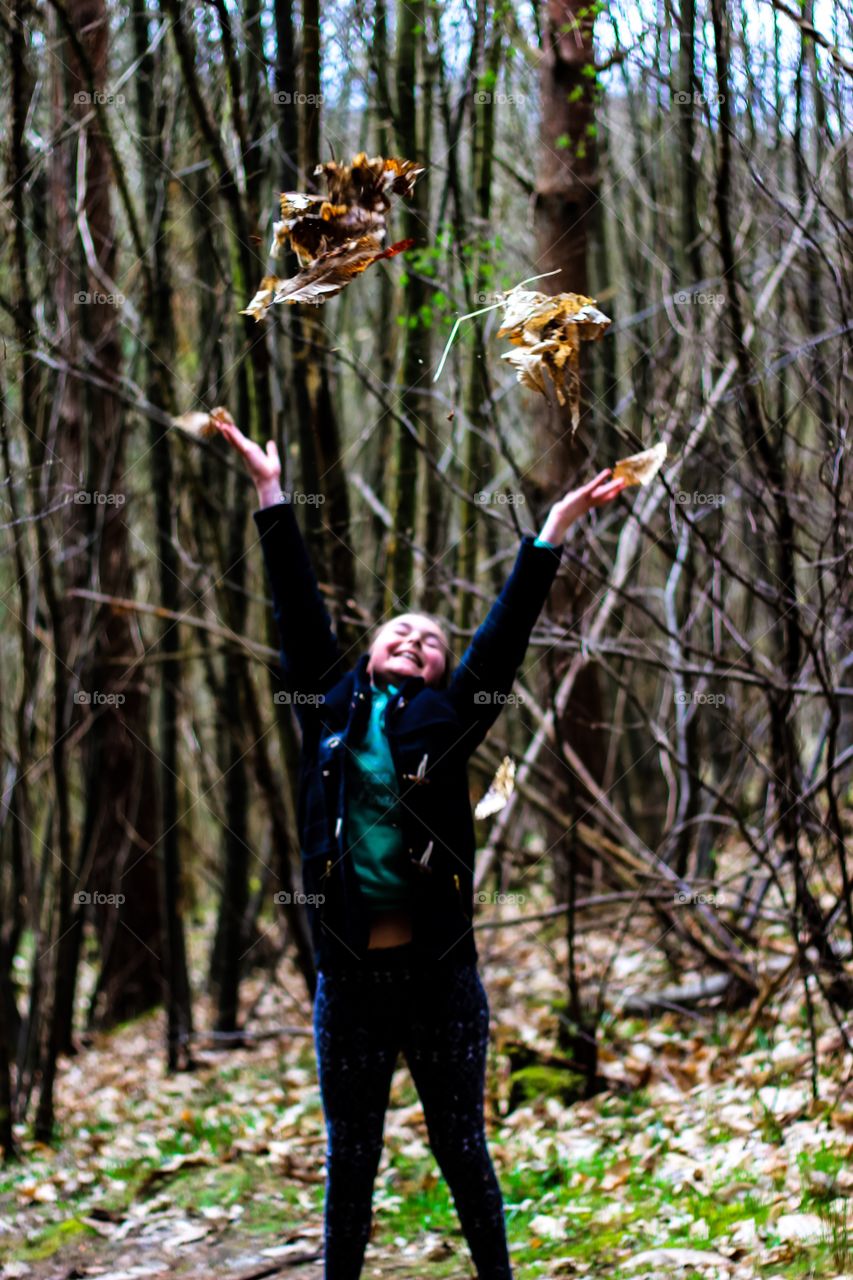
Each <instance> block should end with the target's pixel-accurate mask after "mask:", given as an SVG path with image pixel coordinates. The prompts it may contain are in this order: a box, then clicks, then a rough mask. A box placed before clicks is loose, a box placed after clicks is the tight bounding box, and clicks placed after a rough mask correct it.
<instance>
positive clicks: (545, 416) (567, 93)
mask: <svg viewBox="0 0 853 1280" xmlns="http://www.w3.org/2000/svg"><path fill="white" fill-rule="evenodd" d="M593 21H594V14H593V13H592V12H591V10H590V8H589V6H587V5H585V4H582V3H580V0H548V5H547V9H546V23H545V26H544V28H543V31H542V63H541V72H540V93H541V103H542V124H541V142H540V149H539V163H538V168H537V182H536V205H535V213H536V233H537V249H538V254H537V269H538V270H539V271H543V272H544V271H554V270H555V269H557V268H559V274H558V275H554V276H550V277H548V278H547V279H545V280H542V281H540V282H537V287H541V288H542V289H543V290H544V291H545V292H549V293H561V292H571V293H579V294H589V292H590V282H589V268H588V260H589V254H590V241H591V237H592V234H593V232H594V228H595V201H596V199H597V194H596V193H597V191H598V185H599V174H598V168H597V148H596V126H595V82H596V78H595V74H594V56H593V43H592V28H593ZM582 377H583V375H582ZM582 394H583V412H582V418H581V425H580V426H579V427H578V430H577V433H576V435H573V434H572V432H571V429H570V423H569V421H568V416H567V414H565V413H564V414H558V413H556V412H554V413H546V412H544V411H543V410H542V409H541V407H539V406H537V408H538V410H539V411H538V412H537V415H536V427H537V446H538V449H537V451H538V454H539V458H540V459H542V461H538V462H537V463H536V464H535V465H534V466H533V467H532V468H531V471H532V474H533V477H534V480H535V483H536V489H537V492H538V496H539V497H540V498H541V500H542V502H543V504H544V505H546V506H548V505H550V503H551V502H553V501H554V500H555V499H556V498H557V497H559V496H561V495H562V494H563V493H564V492H565V491H566V490H567V489H569V488H570V487H571V486H572V485H573V484H577V483H578V482H579V481H580V480H581V471H582V469H585V468H586V467H587V465H588V462H587V456H588V452H589V448H590V444H591V443H593V444H594V435H595V434H596V433H595V422H594V419H593V415H592V413H591V412H590V411H589V408H588V400H589V393H588V391H587V384H586V382H585V381H584V380H582ZM590 436H593V439H592V440H591V439H590ZM592 594H593V588H592V585H591V584H589V583H587V582H586V581H584V579H583V576H582V575H581V574H579V573H578V572H577V571H576V570H575V569H574V568H573V570H572V572H571V574H566V575H561V576H560V577H559V578H558V579H557V581H556V583H555V584H554V588H553V590H552V592H551V605H552V607H553V608H554V610H555V611H559V613H560V614H561V615H562V616H565V617H567V618H568V619H570V620H574V619H576V618H578V617H580V616H581V615H582V613H583V611H584V608H585V606H586V604H587V602H588V601H589V600H590V598H591V596H592ZM553 665H554V676H555V678H558V677H559V671H560V669H561V667H562V665H563V664H562V663H559V662H557V663H555V664H553ZM603 720H604V715H603V711H602V698H601V692H600V688H599V683H598V677H597V668H596V667H595V666H593V665H592V664H588V665H587V666H586V667H584V668H583V670H582V671H581V673H580V674H579V676H578V678H577V679H576V681H575V684H574V688H573V691H572V696H571V698H570V700H569V704H568V706H567V708H566V712H565V714H564V716H563V717H562V720H561V722H560V724H559V725H558V733H559V735H560V738H561V739H564V740H565V741H566V742H568V743H570V744H571V746H572V747H573V749H574V750H575V751H576V752H577V753H578V755H579V756H580V757H581V758H582V759H583V760H584V762H585V764H586V765H587V768H588V769H589V772H590V773H591V775H592V776H593V778H595V779H596V781H600V780H601V779H602V777H603V776H604V771H605V769H606V762H607V739H606V737H605V735H604V734H603V732H602V731H601V729H600V728H599V727H598V726H600V725H601V724H602V722H603ZM566 776H567V773H566V770H565V769H563V768H561V769H560V770H559V773H558V774H557V776H556V777H555V779H554V786H555V793H556V795H557V796H558V798H559V803H560V807H561V808H563V809H564V810H565V811H569V810H570V808H571V805H572V803H573V802H574V799H575V796H574V788H572V791H571V794H570V795H567V794H566ZM577 785H578V788H579V790H581V794H582V789H581V785H580V784H579V783H578V784H577ZM560 847H561V849H562V851H563V854H564V859H563V861H562V862H560V861H559V860H558V861H557V863H556V864H555V865H556V867H557V873H556V874H557V887H556V892H557V895H558V898H562V897H563V895H566V896H567V897H573V896H574V895H576V893H577V888H576V879H577V877H578V876H579V875H580V874H582V873H584V872H585V873H587V874H589V870H590V868H589V861H588V859H587V857H586V855H585V853H584V852H583V851H582V850H581V847H580V845H579V843H578V841H577V838H576V835H575V834H573V833H565V834H564V835H563V837H562V839H561V846H560ZM572 919H573V913H572V912H570V913H569V917H568V921H569V924H568V927H569V930H570V931H571V929H572V927H573V926H572ZM569 953H570V956H572V957H574V945H573V938H572V937H571V936H570V937H569ZM569 967H570V972H569V978H568V993H567V994H568V1003H569V1014H570V1020H571V1026H570V1027H567V1028H564V1030H563V1033H562V1035H561V1039H562V1041H563V1043H564V1044H565V1045H566V1047H567V1048H569V1049H570V1050H571V1052H572V1055H573V1057H574V1058H575V1060H576V1061H577V1062H578V1063H579V1064H581V1065H582V1067H583V1068H584V1070H585V1071H586V1074H587V1079H588V1081H589V1082H592V1081H594V1080H595V1077H596V1068H597V1045H596V1039H595V1027H594V1026H593V1025H592V1024H591V1023H589V1018H588V1012H587V1011H586V1010H585V1009H584V1008H583V1007H582V1005H581V1003H580V998H579V995H578V992H579V985H578V982H577V978H576V974H575V973H574V960H572V963H570V966H569ZM590 1087H592V1086H591V1084H590Z"/></svg>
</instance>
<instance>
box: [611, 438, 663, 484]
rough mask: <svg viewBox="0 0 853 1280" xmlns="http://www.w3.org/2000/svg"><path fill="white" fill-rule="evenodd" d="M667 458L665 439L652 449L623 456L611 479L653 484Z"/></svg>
mask: <svg viewBox="0 0 853 1280" xmlns="http://www.w3.org/2000/svg"><path fill="white" fill-rule="evenodd" d="M665 458H666V444H665V443H664V441H663V440H661V441H659V442H658V444H656V445H654V447H653V448H651V449H644V450H643V452H642V453H632V454H631V456H630V458H622V459H621V460H620V461H619V462H617V463H616V466H615V467H614V468H613V475H612V476H611V477H610V478H611V480H624V481H625V482H626V484H642V485H647V484H651V482H652V480H654V478H655V476H656V475H657V473H658V472H659V471H660V469H661V467H662V466H663V463H664V459H665Z"/></svg>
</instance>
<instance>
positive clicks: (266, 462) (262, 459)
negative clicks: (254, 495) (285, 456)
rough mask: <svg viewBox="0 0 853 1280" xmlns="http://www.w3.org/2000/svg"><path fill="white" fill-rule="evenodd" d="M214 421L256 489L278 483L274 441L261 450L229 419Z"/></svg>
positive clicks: (277, 457)
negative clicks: (242, 463)
mask: <svg viewBox="0 0 853 1280" xmlns="http://www.w3.org/2000/svg"><path fill="white" fill-rule="evenodd" d="M214 421H215V422H216V426H217V429H218V430H219V432H220V434H221V435H223V436H224V437H225V439H226V440H227V441H228V443H229V444H230V445H231V446H232V448H234V449H236V450H237V452H238V453H239V454H241V456H242V458H243V461H244V462H245V463H246V468H247V470H248V472H249V475H250V476H251V477H252V480H253V481H254V483H255V485H256V487H258V488H261V487H265V486H269V485H272V484H276V483H278V481H279V480H280V479H281V459H280V458H279V456H278V446H277V445H276V442H275V441H274V440H268V441H267V446H266V449H262V448H261V446H260V445H259V444H255V442H254V440H250V439H249V438H248V436H244V435H243V432H242V431H241V430H240V428H239V427H238V426H237V424H236V423H235V422H234V421H233V420H231V419H230V418H229V419H225V418H223V417H219V418H216V419H214Z"/></svg>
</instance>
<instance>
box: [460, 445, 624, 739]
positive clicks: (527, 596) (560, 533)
mask: <svg viewBox="0 0 853 1280" xmlns="http://www.w3.org/2000/svg"><path fill="white" fill-rule="evenodd" d="M610 474H611V473H610V469H609V468H607V469H606V470H604V471H601V472H599V474H598V475H597V476H596V477H595V478H594V479H593V480H590V481H589V483H588V484H585V485H582V486H581V488H580V489H574V490H572V492H571V493H567V494H566V496H565V497H564V498H561V499H560V501H559V502H556V503H555V504H554V506H553V507H552V508H551V510H550V512H549V513H548V518H547V519H546V521H545V523H544V525H543V526H542V530H541V532H540V534H539V537H538V538H537V539H534V537H533V535H532V534H529V533H528V534H525V536H524V538H522V542H521V546H520V548H519V552H518V557H517V559H516V562H515V565H514V567H513V570H512V573H511V574H510V576H509V579H508V580H507V583H506V585H505V587H504V588H503V590H502V591H501V593H500V595H499V596H498V598H497V600H496V601H495V603H494V604H493V605H492V607H491V609H490V610H489V613H488V615H487V617H486V620H485V621H484V622H483V623H482V624H481V625H480V626H479V627H478V628H477V630H476V631H475V633H474V636H473V638H472V640H471V643H470V644H469V646H468V648H467V649H466V651H465V653H464V654H463V656H462V660H461V662H460V663H459V666H458V667H457V669H456V671H455V672H454V675H453V679H452V680H451V682H450V687H449V689H448V694H449V696H450V697H451V699H452V700H453V703H454V705H455V707H456V710H457V712H458V714H459V716H460V719H461V720H462V722H463V724H465V725H466V727H467V731H466V734H465V744H464V745H465V751H466V752H467V753H468V754H470V753H471V752H472V751H473V750H474V749H475V748H476V747H477V746H478V745H479V743H480V742H482V740H483V738H484V737H485V736H486V734H487V733H488V731H489V729H490V728H491V726H492V725H493V724H494V722H495V720H496V719H497V718H498V716H499V714H500V712H501V710H502V708H503V706H504V705H505V703H506V702H507V700H508V696H509V694H510V692H511V690H512V685H513V681H514V680H515V677H516V673H517V671H518V668H519V667H520V666H521V663H522V661H523V659H524V655H525V653H526V651H527V646H528V644H529V643H530V634H531V632H532V630H533V627H534V625H535V623H536V619H537V618H538V617H539V614H540V613H541V611H542V608H543V606H544V604H545V601H546V599H547V597H548V592H549V591H550V589H551V584H552V582H553V581H554V578H555V577H556V576H557V570H558V569H559V567H560V558H561V556H562V550H563V539H564V538H565V536H566V533H567V531H568V529H569V526H570V525H571V524H572V523H573V522H574V521H575V520H577V519H578V518H579V517H580V516H582V515H585V514H586V512H587V511H589V510H591V508H592V507H598V506H601V505H602V504H603V503H605V502H610V501H611V500H612V499H613V498H615V497H616V495H617V494H618V493H621V492H622V490H623V489H624V488H625V483H626V482H625V481H624V480H613V481H610V483H607V477H608V476H609V475H610ZM542 543H546V544H549V545H545V546H542V545H541V544H542Z"/></svg>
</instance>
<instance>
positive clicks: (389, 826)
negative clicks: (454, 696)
mask: <svg viewBox="0 0 853 1280" xmlns="http://www.w3.org/2000/svg"><path fill="white" fill-rule="evenodd" d="M534 546H537V547H553V546H554V543H553V542H546V541H545V540H544V539H543V538H536V540H535V542H534ZM395 693H397V687H396V685H393V684H389V685H388V687H387V689H378V688H376V686H375V685H372V686H371V702H370V720H369V721H368V725H367V729H366V731H365V734H364V740H363V741H362V743H361V744H360V745H359V746H358V747H353V749H352V752H351V754H350V756H349V759H348V763H347V770H348V788H349V802H348V805H347V841H348V844H349V850H350V854H351V856H352V860H353V864H354V866H355V870H356V874H357V876H358V881H359V886H360V888H361V891H362V893H363V894H364V896H365V897H366V898H367V900H368V903H369V904H370V906H371V907H374V908H375V909H376V910H384V909H388V908H391V907H403V906H407V905H410V903H411V893H412V885H411V880H410V878H409V875H408V874H407V872H408V868H407V866H406V860H405V850H404V847H403V832H402V829H401V826H400V800H399V797H398V795H397V777H396V773H395V771H394V761H393V760H392V758H391V748H390V746H389V745H388V737H387V735H386V733H385V723H384V718H385V708H386V707H387V706H388V701H389V699H390V698H392V697H393V696H394V694H395Z"/></svg>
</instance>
